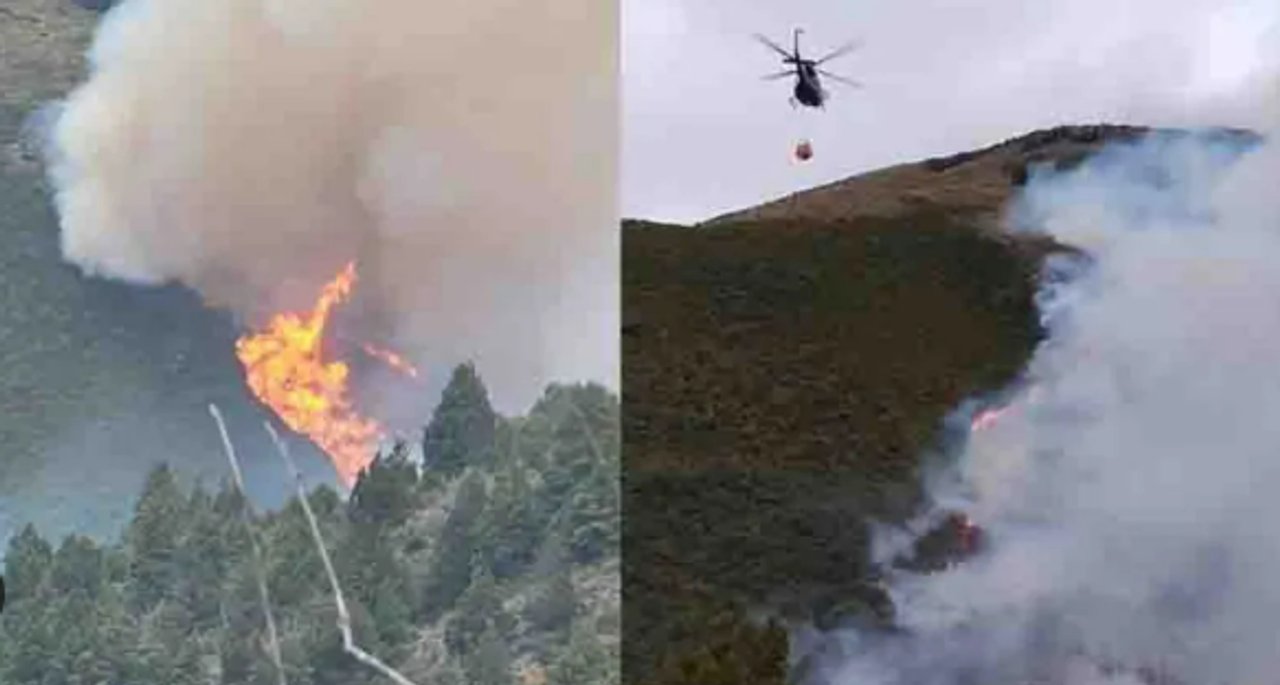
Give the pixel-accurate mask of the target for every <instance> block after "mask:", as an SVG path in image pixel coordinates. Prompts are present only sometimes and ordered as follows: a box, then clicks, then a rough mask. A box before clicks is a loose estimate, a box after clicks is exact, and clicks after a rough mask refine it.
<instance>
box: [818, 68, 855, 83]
mask: <svg viewBox="0 0 1280 685" xmlns="http://www.w3.org/2000/svg"><path fill="white" fill-rule="evenodd" d="M818 73H819V74H822V75H823V76H825V77H827V78H829V79H831V80H832V81H838V82H840V83H843V84H845V85H846V86H849V87H851V88H862V87H863V85H862V83H860V82H858V81H854V80H853V79H851V78H845V77H844V76H841V75H839V74H833V73H831V72H829V71H827V70H826V69H818Z"/></svg>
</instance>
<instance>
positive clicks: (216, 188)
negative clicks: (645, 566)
mask: <svg viewBox="0 0 1280 685" xmlns="http://www.w3.org/2000/svg"><path fill="white" fill-rule="evenodd" d="M617 32H618V29H617V8H616V3H607V2H605V3H601V2H596V1H595V0H521V1H520V2H515V1H514V0H442V1H439V2H431V3H422V2H413V1H411V0H390V1H384V2H375V3H368V2H361V1H360V0H321V1H317V0H218V1H217V2H207V1H206V0H164V1H163V2H162V1H159V0H126V2H124V3H123V4H121V5H119V6H118V7H117V8H115V9H114V10H112V11H111V12H110V13H109V14H108V15H107V16H106V17H105V19H104V21H103V23H102V25H101V27H100V29H99V31H98V34H97V36H96V40H95V42H94V45H93V48H92V50H91V53H90V61H91V66H92V72H91V76H90V78H89V80H88V82H87V83H86V84H84V85H83V86H82V87H81V88H79V89H78V90H77V91H75V92H74V93H73V94H72V95H71V96H70V98H69V99H68V101H67V102H66V104H65V107H64V108H63V110H62V113H61V115H60V117H59V119H58V121H57V124H56V126H55V128H54V129H53V132H52V136H51V141H50V148H51V152H52V154H51V177H52V179H53V181H54V183H55V185H56V188H57V206H58V210H59V213H60V217H61V229H62V247H63V252H64V254H65V256H66V258H67V259H68V260H70V261H71V262H73V263H75V264H77V265H78V266H79V267H81V268H82V269H83V270H85V271H86V272H88V273H90V274H95V275H100V276H105V277H111V278H119V279H126V280H129V281H133V282H137V283H142V284H155V283H161V282H167V281H179V282H181V283H184V284H186V285H188V286H190V287H192V288H194V289H196V290H197V291H198V292H200V293H201V294H202V295H203V296H204V297H205V298H206V300H207V301H208V302H210V303H211V304H213V305H217V306H225V307H229V308H231V309H232V310H233V311H235V312H236V313H237V314H238V315H240V316H241V317H242V318H243V319H245V320H247V321H249V322H251V323H260V322H261V321H262V319H263V317H264V316H266V315H267V314H270V313H274V312H276V311H279V310H281V309H285V308H288V309H297V308H306V307H309V305H310V304H311V303H312V301H313V300H314V298H315V297H316V295H317V294H318V292H319V289H320V287H321V285H322V284H323V283H324V282H326V281H327V280H328V279H330V278H332V277H333V276H334V275H336V274H337V272H338V271H339V269H340V268H341V267H342V266H343V264H344V263H345V262H347V261H348V260H351V259H356V260H357V265H358V271H359V276H360V279H361V280H360V283H359V284H358V285H357V287H356V298H357V301H356V302H353V303H352V307H353V308H358V309H361V310H363V311H366V312H368V313H369V319H370V320H371V321H374V320H376V321H378V322H381V323H382V324H384V325H385V326H386V329H385V330H379V331H376V332H374V333H375V335H376V338H377V339H375V340H373V341H372V342H376V343H380V344H389V345H391V346H394V347H399V348H401V349H402V350H403V351H405V352H407V353H408V354H409V356H410V357H412V358H413V359H414V361H416V362H418V363H420V364H422V365H424V366H426V367H428V370H429V371H431V372H432V373H435V374H438V373H439V372H440V371H444V372H446V373H447V371H448V369H449V367H450V366H452V365H453V364H455V363H457V362H461V361H464V360H466V359H473V360H475V361H476V362H477V365H478V367H479V368H480V371H481V373H482V374H483V375H484V377H485V380H486V382H487V383H488V384H489V386H490V389H491V391H492V392H493V395H494V399H495V401H496V402H497V403H498V404H499V405H502V406H507V407H512V408H523V407H524V406H526V405H527V404H528V403H529V402H531V401H532V399H533V398H534V397H535V396H536V394H537V393H538V392H539V391H540V390H541V387H542V385H543V384H544V383H546V382H548V381H549V380H560V379H569V380H579V379H591V380H600V381H603V382H606V383H609V384H612V385H615V386H616V382H617V381H616V377H617V364H618V360H617V346H618V345H617V331H618V320H619V316H618V312H617V309H618V306H619V305H618V298H617V291H616V288H617V283H618V282H619V278H618V276H617V262H618V241H617V235H616V234H617V219H618V213H617V202H616V195H617V185H618V183H617V172H616V169H617V148H618V97H617V87H616V86H617V84H616V82H617V77H616V72H617V55H616V52H617V42H618V39H617Z"/></svg>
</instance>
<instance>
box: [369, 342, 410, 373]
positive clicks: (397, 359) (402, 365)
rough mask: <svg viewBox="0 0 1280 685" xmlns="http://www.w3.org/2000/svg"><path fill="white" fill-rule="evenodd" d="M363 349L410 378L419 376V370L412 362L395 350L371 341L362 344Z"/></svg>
mask: <svg viewBox="0 0 1280 685" xmlns="http://www.w3.org/2000/svg"><path fill="white" fill-rule="evenodd" d="M361 349H363V350H364V353H365V354H367V355H369V356H370V357H373V358H374V359H377V360H379V361H381V362H382V363H384V364H386V365H387V366H390V367H391V368H393V369H395V370H396V371H399V372H400V373H403V374H404V375H406V376H408V377H410V378H417V377H418V370H417V369H415V368H414V367H413V365H412V364H410V363H409V362H407V361H405V359H404V357H401V356H400V355H398V354H396V353H395V352H392V351H390V350H384V349H382V348H380V347H375V346H373V345H371V344H369V343H365V344H363V345H361Z"/></svg>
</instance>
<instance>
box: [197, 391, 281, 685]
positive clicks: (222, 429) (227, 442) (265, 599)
mask: <svg viewBox="0 0 1280 685" xmlns="http://www.w3.org/2000/svg"><path fill="white" fill-rule="evenodd" d="M209 413H210V414H211V415H213V420H214V421H215V422H216V423H217V424H218V433H219V434H221V435H222V447H223V450H224V451H225V452H226V453H227V461H229V462H231V475H232V477H233V478H234V479H235V484H236V491H237V492H239V493H240V517H241V520H243V522H244V529H245V533H246V534H248V536H249V544H250V545H251V546H252V547H253V557H254V561H255V563H254V571H256V574H257V580H258V599H259V600H260V601H261V602H262V614H263V616H264V617H265V618H266V623H267V649H268V651H269V653H270V655H271V660H272V662H274V663H275V666H276V680H277V682H278V683H279V684H280V685H288V681H286V680H285V676H284V659H282V658H281V656H280V639H279V637H278V636H277V634H276V621H275V618H274V617H273V616H272V614H271V595H270V594H269V593H268V592H267V575H266V570H265V566H264V564H263V560H262V548H260V547H259V546H258V536H257V534H256V533H255V532H254V528H253V518H252V512H251V511H250V508H249V506H250V505H249V496H248V494H246V493H245V490H244V478H243V477H242V476H241V474H240V460H239V459H237V458H236V450H235V447H233V446H232V445H231V437H230V436H228V435H227V425H226V423H225V422H223V420H222V412H221V411H219V410H218V407H217V405H215V404H210V405H209ZM219 609H220V611H222V610H223V608H222V607H221V605H219ZM223 620H226V614H225V613H223Z"/></svg>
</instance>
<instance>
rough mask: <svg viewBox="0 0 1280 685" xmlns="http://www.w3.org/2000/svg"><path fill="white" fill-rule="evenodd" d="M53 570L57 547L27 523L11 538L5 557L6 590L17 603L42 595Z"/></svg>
mask: <svg viewBox="0 0 1280 685" xmlns="http://www.w3.org/2000/svg"><path fill="white" fill-rule="evenodd" d="M52 570H53V548H52V547H51V546H50V545H49V543H48V542H46V541H45V539H44V538H42V537H40V534H39V533H38V532H36V528H35V526H33V525H31V524H27V525H26V526H23V528H22V530H21V531H19V532H18V534H17V535H15V536H13V537H12V538H10V539H9V548H8V550H7V551H6V552H5V557H4V578H5V589H6V591H7V593H8V600H7V601H8V602H9V603H11V604H13V603H17V602H20V601H23V600H27V599H34V598H36V597H37V596H38V595H39V592H40V587H41V585H43V584H44V580H45V578H46V577H47V576H48V574H49V572H50V571H52Z"/></svg>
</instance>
